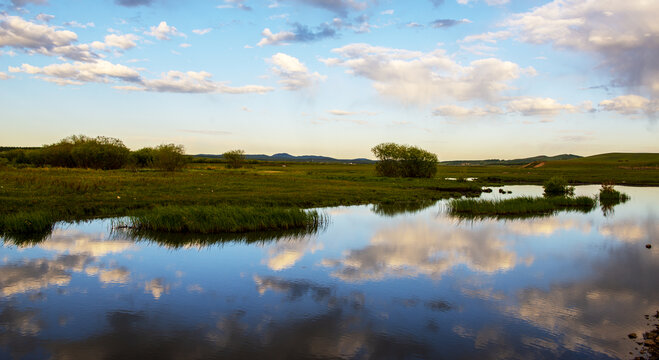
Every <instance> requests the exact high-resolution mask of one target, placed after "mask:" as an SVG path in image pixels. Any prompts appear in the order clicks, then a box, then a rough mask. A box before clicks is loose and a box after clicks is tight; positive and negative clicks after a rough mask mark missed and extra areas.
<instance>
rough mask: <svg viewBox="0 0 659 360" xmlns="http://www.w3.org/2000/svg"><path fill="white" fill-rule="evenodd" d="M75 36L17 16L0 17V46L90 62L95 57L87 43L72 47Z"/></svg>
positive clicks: (76, 37) (76, 36)
mask: <svg viewBox="0 0 659 360" xmlns="http://www.w3.org/2000/svg"><path fill="white" fill-rule="evenodd" d="M77 40H78V35H77V34H76V33H74V32H73V31H69V30H57V28H56V27H53V26H48V25H42V24H36V23H33V22H30V21H26V20H24V19H23V18H21V17H19V16H6V15H0V47H5V46H7V47H13V48H16V49H21V50H23V51H25V52H27V53H30V54H42V55H48V56H62V57H65V58H68V59H71V60H78V61H93V60H94V59H96V58H98V55H96V54H95V53H93V52H92V51H91V49H90V46H89V45H87V44H80V45H78V44H74V43H75V42H76V41H77Z"/></svg>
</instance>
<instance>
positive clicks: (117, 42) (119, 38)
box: [92, 34, 140, 50]
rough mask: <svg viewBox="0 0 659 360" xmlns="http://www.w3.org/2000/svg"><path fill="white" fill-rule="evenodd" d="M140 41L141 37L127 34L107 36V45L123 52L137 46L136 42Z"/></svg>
mask: <svg viewBox="0 0 659 360" xmlns="http://www.w3.org/2000/svg"><path fill="white" fill-rule="evenodd" d="M139 39H140V37H139V36H137V35H135V34H125V35H116V34H110V35H107V36H105V44H106V45H107V46H110V47H117V48H120V49H123V50H127V49H130V48H134V47H135V46H137V44H136V43H135V41H137V40H139ZM92 46H93V44H92Z"/></svg>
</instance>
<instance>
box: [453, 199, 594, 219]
mask: <svg viewBox="0 0 659 360" xmlns="http://www.w3.org/2000/svg"><path fill="white" fill-rule="evenodd" d="M595 204H596V201H595V199H593V198H590V197H587V196H579V197H562V196H556V197H530V196H526V197H518V198H514V199H505V200H479V199H454V200H451V201H450V202H449V203H448V211H449V214H451V215H453V216H457V217H464V218H470V217H473V218H489V217H494V218H514V217H533V216H539V215H550V214H553V213H555V212H557V211H561V210H576V211H582V212H589V211H591V210H592V209H593V208H594V207H595Z"/></svg>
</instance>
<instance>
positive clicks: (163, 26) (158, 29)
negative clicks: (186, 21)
mask: <svg viewBox="0 0 659 360" xmlns="http://www.w3.org/2000/svg"><path fill="white" fill-rule="evenodd" d="M144 33H145V34H146V35H150V36H153V37H155V38H156V39H158V40H171V37H172V36H181V37H185V34H183V33H182V32H180V31H178V29H176V28H175V27H174V26H169V25H167V22H166V21H161V22H160V24H158V26H151V27H150V31H146V32H144Z"/></svg>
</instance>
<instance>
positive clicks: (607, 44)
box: [507, 0, 659, 96]
mask: <svg viewBox="0 0 659 360" xmlns="http://www.w3.org/2000/svg"><path fill="white" fill-rule="evenodd" d="M657 18H659V3H657V2H656V1H645V0H629V1H618V0H597V1H595V0H587V1H581V0H579V1H577V0H554V1H552V2H550V3H548V4H546V5H543V6H540V7H538V8H535V9H533V10H532V11H530V12H526V13H521V14H516V15H514V16H513V18H512V19H510V20H509V21H508V22H507V24H508V25H509V26H510V27H511V28H512V29H513V30H517V31H518V38H519V40H521V41H524V42H527V43H532V44H552V45H554V46H555V47H558V48H564V49H570V50H574V51H579V52H585V53H590V54H593V55H595V56H596V57H597V58H599V59H600V61H601V65H602V66H601V68H603V69H607V70H608V71H609V72H610V74H611V75H612V78H613V84H615V85H622V86H626V87H632V88H636V87H641V88H643V89H645V90H646V91H649V92H650V93H652V94H653V96H657V95H659V62H658V61H656V59H658V58H659V26H657V25H656V24H657V22H656V19H657Z"/></svg>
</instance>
